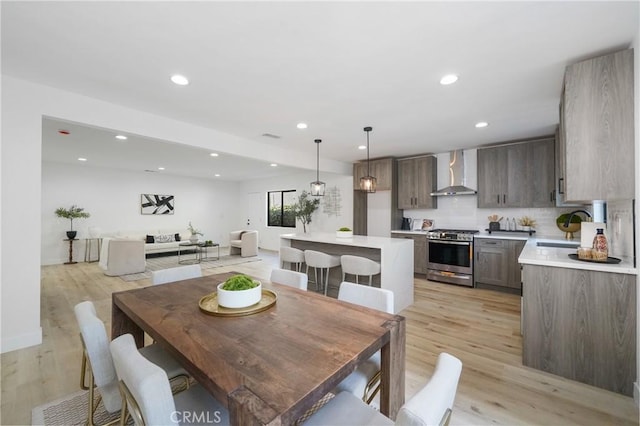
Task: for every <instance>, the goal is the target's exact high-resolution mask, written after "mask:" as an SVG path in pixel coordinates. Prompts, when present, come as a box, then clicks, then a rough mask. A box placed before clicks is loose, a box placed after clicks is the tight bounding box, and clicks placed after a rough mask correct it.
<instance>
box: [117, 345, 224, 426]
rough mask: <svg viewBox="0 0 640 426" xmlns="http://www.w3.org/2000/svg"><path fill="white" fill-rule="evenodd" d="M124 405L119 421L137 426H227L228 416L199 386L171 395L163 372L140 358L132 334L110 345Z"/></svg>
mask: <svg viewBox="0 0 640 426" xmlns="http://www.w3.org/2000/svg"><path fill="white" fill-rule="evenodd" d="M110 349H111V354H112V356H113V362H114V364H115V369H116V371H117V373H118V378H119V379H120V382H119V383H120V390H121V392H122V393H123V396H124V400H125V404H124V405H123V407H122V413H121V419H124V420H126V418H127V417H128V415H131V417H132V418H133V421H134V423H135V424H136V425H138V426H142V425H172V424H187V423H188V424H194V423H195V424H222V425H228V424H229V412H228V411H227V409H226V408H224V407H223V405H222V404H221V403H220V402H218V401H217V400H216V399H215V398H214V397H213V396H211V394H210V393H209V392H207V391H206V390H205V389H204V388H203V387H202V386H200V385H199V384H195V385H192V386H191V387H190V388H189V389H187V390H185V391H183V392H180V393H179V394H176V395H172V394H171V386H170V384H169V379H168V378H167V374H166V373H165V371H164V370H163V369H162V368H160V367H158V366H157V365H155V364H154V363H153V362H151V361H149V360H148V359H146V358H145V357H143V356H142V355H141V354H140V352H139V351H138V349H137V348H136V344H135V341H134V340H133V336H132V335H131V334H123V335H122V336H119V337H118V338H116V339H114V340H113V341H112V342H111V345H110Z"/></svg>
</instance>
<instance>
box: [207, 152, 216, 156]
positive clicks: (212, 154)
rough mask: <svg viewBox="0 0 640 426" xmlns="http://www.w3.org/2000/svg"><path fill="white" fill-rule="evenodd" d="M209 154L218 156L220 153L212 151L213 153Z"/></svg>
mask: <svg viewBox="0 0 640 426" xmlns="http://www.w3.org/2000/svg"><path fill="white" fill-rule="evenodd" d="M209 155H210V156H212V157H217V156H218V153H217V152H212V153H211V154H209Z"/></svg>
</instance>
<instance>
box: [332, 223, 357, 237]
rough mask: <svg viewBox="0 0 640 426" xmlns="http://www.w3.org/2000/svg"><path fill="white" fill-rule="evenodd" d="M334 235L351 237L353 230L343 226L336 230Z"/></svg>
mask: <svg viewBox="0 0 640 426" xmlns="http://www.w3.org/2000/svg"><path fill="white" fill-rule="evenodd" d="M336 237H338V238H351V237H353V231H352V230H351V228H347V227H346V226H343V227H342V228H340V229H338V230H337V231H336Z"/></svg>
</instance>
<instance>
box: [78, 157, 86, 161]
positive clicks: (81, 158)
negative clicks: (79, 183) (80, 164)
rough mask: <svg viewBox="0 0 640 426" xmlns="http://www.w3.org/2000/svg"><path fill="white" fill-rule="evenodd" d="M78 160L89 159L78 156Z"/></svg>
mask: <svg viewBox="0 0 640 426" xmlns="http://www.w3.org/2000/svg"><path fill="white" fill-rule="evenodd" d="M78 161H87V159H86V158H83V157H78Z"/></svg>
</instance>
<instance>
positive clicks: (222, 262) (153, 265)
mask: <svg viewBox="0 0 640 426" xmlns="http://www.w3.org/2000/svg"><path fill="white" fill-rule="evenodd" d="M188 256H189V257H188V258H189V259H191V258H193V255H188ZM185 258H186V257H185V256H181V259H185ZM260 260H262V259H260V257H258V256H253V257H240V256H237V255H236V256H232V255H226V256H225V255H222V256H220V258H219V259H218V260H205V261H203V262H200V268H202V269H211V268H220V267H223V266H231V265H239V264H241V263H248V262H259V261H260ZM176 266H181V265H180V264H179V263H178V256H162V257H151V258H148V259H147V267H146V269H145V271H144V272H140V273H137V274H127V275H120V278H122V279H123V280H124V281H138V280H144V279H145V278H151V272H152V271H158V270H160V269H167V268H175V267H176Z"/></svg>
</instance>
